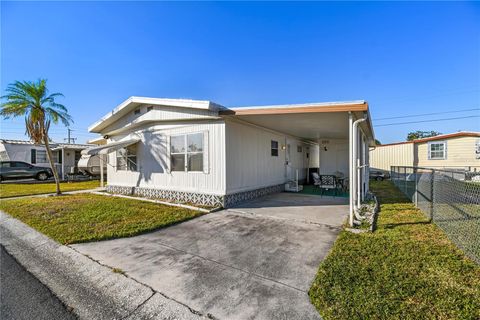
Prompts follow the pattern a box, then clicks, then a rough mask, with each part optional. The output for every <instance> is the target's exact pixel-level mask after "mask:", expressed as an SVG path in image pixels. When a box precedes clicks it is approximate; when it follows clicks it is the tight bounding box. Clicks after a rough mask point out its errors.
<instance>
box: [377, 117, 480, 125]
mask: <svg viewBox="0 0 480 320" xmlns="http://www.w3.org/2000/svg"><path fill="white" fill-rule="evenodd" d="M470 118H480V116H468V117H457V118H444V119H433V120H422V121H408V122H396V123H386V124H379V125H374V127H386V126H396V125H401V124H410V123H423V122H437V121H449V120H459V119H470Z"/></svg>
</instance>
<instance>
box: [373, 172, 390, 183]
mask: <svg viewBox="0 0 480 320" xmlns="http://www.w3.org/2000/svg"><path fill="white" fill-rule="evenodd" d="M370 179H371V180H377V181H383V180H385V179H390V173H388V172H385V171H380V170H370Z"/></svg>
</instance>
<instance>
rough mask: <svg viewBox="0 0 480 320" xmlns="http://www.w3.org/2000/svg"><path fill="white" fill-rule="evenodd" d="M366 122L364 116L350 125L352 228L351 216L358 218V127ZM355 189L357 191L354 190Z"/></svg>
mask: <svg viewBox="0 0 480 320" xmlns="http://www.w3.org/2000/svg"><path fill="white" fill-rule="evenodd" d="M366 120H367V117H366V116H365V117H364V118H362V119H358V120H356V121H354V122H353V125H352V136H351V140H352V141H351V145H352V159H351V165H355V168H353V166H352V167H351V170H352V173H353V175H352V178H351V182H350V188H351V189H350V198H351V199H352V200H351V202H352V203H353V205H351V206H352V208H353V210H352V212H350V219H351V226H353V215H354V214H355V216H356V217H357V219H358V218H359V217H358V216H357V215H356V209H357V208H358V207H360V187H359V186H357V184H358V182H357V181H360V180H357V179H358V176H359V174H358V176H357V170H359V167H360V164H359V163H358V162H359V159H358V161H357V157H358V125H359V124H360V123H361V122H364V121H366ZM355 189H357V190H355ZM353 195H355V196H356V197H357V199H353ZM355 200H358V206H356V205H357V204H356V203H355Z"/></svg>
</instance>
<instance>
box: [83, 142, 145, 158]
mask: <svg viewBox="0 0 480 320" xmlns="http://www.w3.org/2000/svg"><path fill="white" fill-rule="evenodd" d="M138 141H140V139H130V140H124V141H117V142H112V143H107V144H105V145H103V146H99V147H93V148H88V149H84V150H82V154H83V155H91V156H93V155H96V154H107V153H110V152H114V151H117V150H118V149H121V148H125V147H128V146H130V145H132V144H134V143H137V142H138Z"/></svg>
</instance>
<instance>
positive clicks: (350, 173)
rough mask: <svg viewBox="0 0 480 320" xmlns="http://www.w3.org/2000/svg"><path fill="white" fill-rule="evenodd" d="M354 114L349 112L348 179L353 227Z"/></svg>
mask: <svg viewBox="0 0 480 320" xmlns="http://www.w3.org/2000/svg"><path fill="white" fill-rule="evenodd" d="M353 163H354V162H353V115H352V113H351V112H349V113H348V177H349V179H348V181H349V187H348V188H349V190H350V195H349V197H348V198H349V204H350V212H349V219H348V222H349V224H350V226H351V227H353V212H354V210H355V208H354V204H353V193H352V191H353V186H354V184H353Z"/></svg>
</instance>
